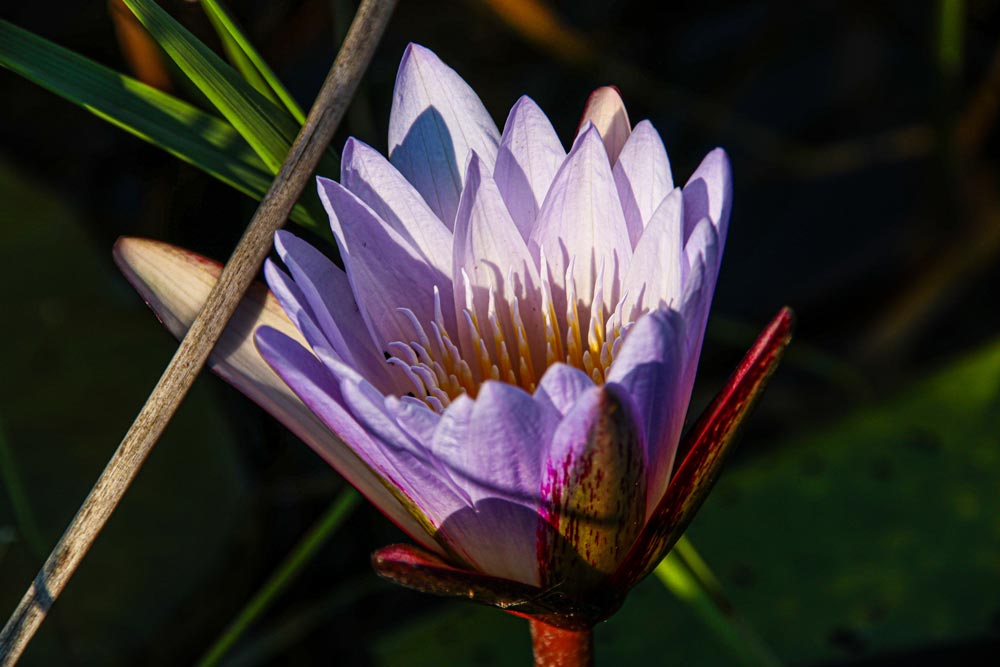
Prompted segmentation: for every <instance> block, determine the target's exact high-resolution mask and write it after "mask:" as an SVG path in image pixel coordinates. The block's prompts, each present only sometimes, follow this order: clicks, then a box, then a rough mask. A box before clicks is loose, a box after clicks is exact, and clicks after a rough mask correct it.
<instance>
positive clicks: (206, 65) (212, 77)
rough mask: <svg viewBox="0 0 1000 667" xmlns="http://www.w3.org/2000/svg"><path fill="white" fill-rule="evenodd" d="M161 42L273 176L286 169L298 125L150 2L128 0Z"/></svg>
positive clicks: (168, 15) (137, 14)
mask: <svg viewBox="0 0 1000 667" xmlns="http://www.w3.org/2000/svg"><path fill="white" fill-rule="evenodd" d="M124 2H125V4H126V6H128V8H129V9H130V10H131V11H132V13H133V14H135V16H136V18H138V19H139V22H140V23H142V25H143V26H144V27H145V28H146V30H148V31H149V34H150V35H151V36H152V37H153V39H154V40H155V41H156V43H157V44H159V45H160V47H161V48H162V49H163V50H164V51H165V52H166V53H167V55H168V56H170V58H171V59H172V60H173V61H174V62H175V63H176V64H177V66H178V67H179V68H180V69H181V71H182V72H184V74H185V76H187V77H188V78H189V79H190V80H191V82H192V83H193V84H195V85H196V86H197V87H198V89H199V90H200V91H201V92H202V93H203V94H204V95H205V97H207V98H208V99H209V101H210V102H211V103H212V104H214V105H215V108H216V109H218V110H219V113H220V114H222V116H223V117H224V118H225V119H226V120H228V121H229V123H230V124H231V125H232V126H233V127H234V128H236V131H237V132H239V133H240V135H241V136H242V137H243V138H244V139H245V140H246V142H247V143H248V144H250V146H251V148H253V149H254V151H255V152H256V153H257V155H258V156H260V159H261V160H263V161H264V164H265V165H267V167H268V169H270V170H271V172H272V173H277V171H278V169H280V168H281V164H282V162H284V160H285V155H286V154H287V153H288V149H289V148H290V147H291V145H292V142H293V141H294V140H295V135H296V134H298V131H299V124H298V123H297V122H295V119H294V118H292V116H291V115H290V114H289V113H288V112H287V111H285V110H284V109H282V108H280V107H277V106H275V105H274V104H273V103H271V102H270V101H269V100H268V99H267V98H266V97H264V96H263V95H261V94H260V93H259V92H257V90H255V89H254V87H253V86H251V85H250V84H249V83H247V81H246V80H245V79H243V77H241V76H240V75H239V73H238V72H237V71H236V70H234V69H233V68H232V67H230V66H229V65H228V64H227V63H226V62H225V61H224V60H222V58H220V57H219V56H217V55H216V54H215V53H214V52H213V51H212V50H211V49H209V48H208V47H207V46H205V45H204V44H202V43H201V42H200V41H199V40H198V39H197V38H196V37H195V36H194V35H192V34H191V33H190V32H188V30H187V29H186V28H184V26H182V25H181V24H180V23H178V22H177V21H176V20H174V18H173V17H171V16H170V14H168V13H167V12H165V11H164V10H163V9H162V8H160V6H159V5H157V4H156V3H155V2H152V1H151V0H124Z"/></svg>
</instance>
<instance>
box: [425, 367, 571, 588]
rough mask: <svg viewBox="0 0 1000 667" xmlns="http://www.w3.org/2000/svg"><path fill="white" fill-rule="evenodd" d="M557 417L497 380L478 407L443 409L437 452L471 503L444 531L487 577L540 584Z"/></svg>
mask: <svg viewBox="0 0 1000 667" xmlns="http://www.w3.org/2000/svg"><path fill="white" fill-rule="evenodd" d="M558 418H559V415H558V413H556V412H555V411H554V410H552V409H550V408H549V407H548V406H544V405H540V404H538V403H536V402H535V401H534V400H533V399H532V397H531V396H530V395H529V394H528V393H526V392H525V391H523V390H522V389H520V388H518V387H514V386H512V385H509V384H505V383H501V382H492V381H490V382H486V383H485V384H484V385H483V386H482V388H481V389H480V391H479V395H478V396H477V398H476V400H475V401H474V402H473V401H471V400H469V399H465V400H462V401H459V400H456V401H455V402H454V403H453V404H452V405H451V406H449V407H448V409H447V410H445V413H444V416H443V417H442V419H441V424H440V425H439V427H438V430H437V432H435V435H434V442H433V445H432V448H433V451H434V454H435V455H436V456H438V457H440V459H441V461H442V463H443V465H444V466H445V468H446V469H447V470H448V472H449V474H450V476H451V478H452V479H454V480H455V481H456V483H457V484H458V485H459V486H461V487H462V488H464V489H465V490H466V491H467V493H468V495H469V498H470V500H471V506H470V507H469V508H467V509H466V510H465V511H462V512H458V513H456V514H454V515H452V516H450V517H448V519H447V520H446V521H445V523H444V524H443V525H442V526H441V534H442V536H443V537H444V538H445V539H446V540H447V541H448V543H449V544H451V545H453V546H454V548H455V550H456V551H458V552H459V553H461V555H462V556H463V557H464V558H465V559H466V560H467V561H468V562H469V563H470V564H472V565H474V566H475V567H476V569H478V570H480V571H481V572H485V573H488V574H491V575H494V576H499V577H504V578H506V579H513V580H515V581H520V582H523V583H528V584H533V585H535V584H537V583H538V577H539V574H538V558H537V553H536V550H535V536H536V535H537V532H538V529H539V516H538V505H539V497H538V488H539V471H540V469H541V452H542V451H543V446H544V445H545V444H546V443H548V441H549V439H550V438H551V437H552V432H553V430H554V428H555V425H556V423H557V421H558Z"/></svg>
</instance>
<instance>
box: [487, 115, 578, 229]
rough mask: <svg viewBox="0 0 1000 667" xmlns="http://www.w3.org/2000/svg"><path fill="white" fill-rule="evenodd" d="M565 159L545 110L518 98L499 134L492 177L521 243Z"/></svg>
mask: <svg viewBox="0 0 1000 667" xmlns="http://www.w3.org/2000/svg"><path fill="white" fill-rule="evenodd" d="M565 159H566V149H564V148H563V145H562V142H560V141H559V137H558V136H557V135H556V131H555V130H554V129H552V123H550V122H549V119H548V117H546V115H545V113H544V112H543V111H542V110H541V109H540V108H539V107H538V105H537V104H535V101H534V100H532V99H531V98H530V97H527V96H525V97H522V98H521V99H519V100H518V101H517V104H515V105H514V107H513V108H512V109H511V110H510V115H509V116H508V117H507V124H506V125H504V128H503V135H502V136H501V137H500V152H499V153H498V154H497V164H496V168H495V169H494V170H493V178H494V179H496V182H497V187H498V188H499V189H500V194H501V195H503V200H504V202H506V204H507V209H508V210H509V211H510V216H511V218H512V219H513V220H514V224H515V225H517V228H518V230H519V231H520V232H521V237H522V238H524V240H525V242H527V241H528V239H529V238H531V230H532V229H533V228H534V226H535V218H536V217H537V216H538V209H539V208H540V207H541V205H542V202H543V201H545V193H547V192H548V191H549V186H550V185H552V179H553V178H555V176H556V172H557V171H558V170H559V165H561V164H562V163H563V160H565Z"/></svg>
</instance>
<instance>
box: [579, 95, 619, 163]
mask: <svg viewBox="0 0 1000 667" xmlns="http://www.w3.org/2000/svg"><path fill="white" fill-rule="evenodd" d="M588 121H589V122H591V123H593V124H594V126H595V127H596V128H597V131H598V132H600V133H601V138H602V139H603V140H604V146H605V148H606V149H607V152H608V161H609V163H610V164H614V163H615V162H617V161H618V154H619V153H621V151H622V147H623V146H624V145H625V141H626V140H627V139H628V136H629V133H630V132H631V130H632V126H631V124H629V120H628V112H627V111H626V110H625V102H623V101H622V96H621V94H619V92H618V89H617V88H615V87H613V86H603V87H601V88H598V89H597V90H595V91H594V92H592V93H591V94H590V97H588V98H587V105H586V106H585V107H584V109H583V117H582V118H580V132H583V130H584V129H585V128H586V126H587V122H588Z"/></svg>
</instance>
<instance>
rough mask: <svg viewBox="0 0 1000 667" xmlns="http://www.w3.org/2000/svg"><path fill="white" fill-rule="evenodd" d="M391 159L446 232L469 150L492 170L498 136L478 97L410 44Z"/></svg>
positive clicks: (396, 103) (392, 119) (395, 109)
mask: <svg viewBox="0 0 1000 667" xmlns="http://www.w3.org/2000/svg"><path fill="white" fill-rule="evenodd" d="M392 99H393V102H392V112H391V114H390V116H389V160H390V161H391V162H392V164H394V165H395V166H396V168H397V169H399V171H400V173H402V174H403V176H405V177H406V179H407V180H408V181H410V183H412V184H413V186H414V187H415V188H416V189H417V191H418V192H419V193H420V194H421V195H422V196H423V198H424V200H426V202H427V204H428V205H429V206H430V207H431V209H432V210H433V211H434V212H435V213H436V214H437V216H438V217H439V218H441V221H442V222H444V224H445V225H447V227H448V228H449V229H451V228H452V226H453V221H454V219H455V211H456V210H457V209H458V200H459V196H460V194H461V192H462V183H463V181H462V177H463V176H464V173H463V172H464V170H465V163H466V161H467V159H468V154H469V151H476V152H477V153H478V154H479V156H480V157H481V158H482V159H483V161H485V162H486V164H487V165H488V167H489V168H490V169H491V170H492V168H493V165H494V163H495V162H496V156H497V146H498V144H499V141H500V133H499V132H498V131H497V128H496V124H494V122H493V119H491V118H490V115H489V113H487V111H486V107H484V106H483V103H482V101H481V100H480V99H479V96H477V95H476V93H475V92H474V91H473V90H472V88H470V87H469V84H467V83H466V82H465V81H463V80H462V77H460V76H459V75H458V74H457V73H456V72H455V70H453V69H451V68H450V67H448V66H447V65H445V64H444V63H443V62H441V60H440V59H439V58H438V57H437V55H435V54H434V53H433V52H432V51H430V50H429V49H426V48H424V47H422V46H419V45H417V44H410V45H409V46H408V47H407V49H406V52H405V53H404V54H403V60H402V62H400V64H399V72H398V74H396V87H395V89H394V90H393V98H392Z"/></svg>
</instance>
